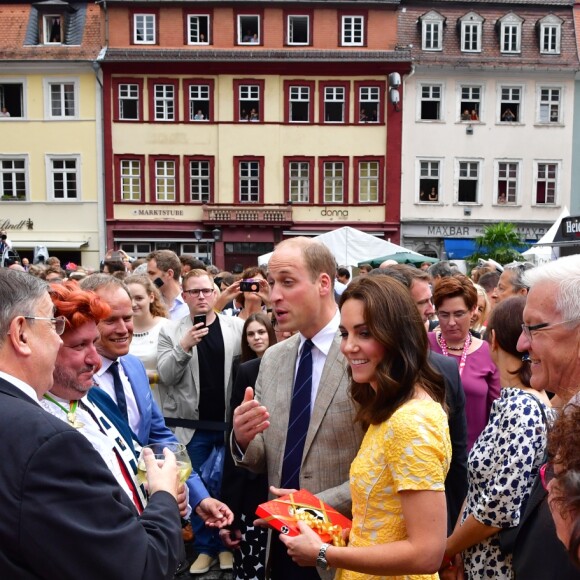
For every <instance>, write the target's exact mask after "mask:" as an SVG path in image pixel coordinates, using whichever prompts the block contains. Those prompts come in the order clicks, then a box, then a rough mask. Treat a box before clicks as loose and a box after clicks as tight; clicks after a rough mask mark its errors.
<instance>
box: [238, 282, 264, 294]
mask: <svg viewBox="0 0 580 580" xmlns="http://www.w3.org/2000/svg"><path fill="white" fill-rule="evenodd" d="M240 291H241V292H259V291H260V283H259V282H258V281H257V280H242V281H241V282H240Z"/></svg>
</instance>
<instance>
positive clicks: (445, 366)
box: [429, 352, 467, 534]
mask: <svg viewBox="0 0 580 580" xmlns="http://www.w3.org/2000/svg"><path fill="white" fill-rule="evenodd" d="M429 362H430V363H431V365H432V366H433V367H435V369H436V370H437V371H439V373H440V374H441V375H443V378H444V379H445V402H446V403H447V407H448V413H449V420H448V422H449V436H450V438H451V448H452V457H451V464H450V466H449V472H448V473H447V477H446V478H445V499H446V500H447V531H448V533H449V534H450V533H451V532H452V531H453V528H454V527H455V523H456V522H457V518H458V517H459V512H460V511H461V506H462V505H463V500H464V499H465V497H466V496H467V422H466V420H465V393H464V391H463V386H462V385H461V379H460V377H459V367H458V366H457V363H456V361H455V360H452V359H450V358H448V357H446V356H443V355H441V354H438V353H436V352H430V353H429Z"/></svg>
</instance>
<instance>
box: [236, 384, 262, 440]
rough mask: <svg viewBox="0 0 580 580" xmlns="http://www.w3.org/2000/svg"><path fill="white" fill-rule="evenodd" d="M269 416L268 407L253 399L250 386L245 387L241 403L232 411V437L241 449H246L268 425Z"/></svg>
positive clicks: (252, 391)
mask: <svg viewBox="0 0 580 580" xmlns="http://www.w3.org/2000/svg"><path fill="white" fill-rule="evenodd" d="M269 418H270V414H269V413H268V409H266V407H264V406H263V405H260V403H259V402H258V401H256V400H255V399H254V390H253V389H252V387H247V388H246V392H245V393H244V400H243V401H242V404H241V405H240V406H239V407H236V409H235V411H234V437H235V438H236V442H237V444H238V445H239V446H240V449H242V451H246V449H247V447H248V445H249V444H250V442H251V441H252V440H253V439H254V437H255V436H256V435H257V434H258V433H262V431H265V430H266V429H267V428H268V427H269V426H270V422H269V421H268V419H269Z"/></svg>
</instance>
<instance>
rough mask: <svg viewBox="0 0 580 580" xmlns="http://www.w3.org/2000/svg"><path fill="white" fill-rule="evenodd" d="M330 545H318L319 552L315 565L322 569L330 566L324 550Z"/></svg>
mask: <svg viewBox="0 0 580 580" xmlns="http://www.w3.org/2000/svg"><path fill="white" fill-rule="evenodd" d="M329 547H330V544H322V546H320V552H318V557H317V558H316V565H317V566H318V567H319V568H321V569H322V570H328V569H329V568H330V566H329V565H328V560H327V559H326V550H328V548H329Z"/></svg>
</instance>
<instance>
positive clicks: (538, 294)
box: [513, 255, 580, 580]
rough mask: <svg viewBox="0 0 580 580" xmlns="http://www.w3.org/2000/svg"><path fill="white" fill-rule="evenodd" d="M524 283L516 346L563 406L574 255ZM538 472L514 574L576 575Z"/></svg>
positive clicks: (539, 578) (574, 348) (577, 370)
mask: <svg viewBox="0 0 580 580" xmlns="http://www.w3.org/2000/svg"><path fill="white" fill-rule="evenodd" d="M523 283H524V284H525V285H526V286H527V287H529V288H530V291H529V293H528V300H527V303H526V307H525V309H524V324H523V326H522V334H521V336H520V339H519V341H518V350H519V351H520V352H522V353H528V356H529V359H530V364H531V370H532V378H531V381H530V382H531V386H532V387H533V388H534V389H536V390H541V389H546V390H547V391H551V392H553V393H555V395H556V397H554V399H552V405H553V406H554V407H555V408H561V407H562V406H565V405H566V404H567V403H568V402H569V401H570V399H571V398H572V397H574V396H575V395H577V394H578V393H579V392H580V314H579V313H580V292H579V288H580V256H578V255H576V256H569V257H566V258H560V259H559V260H557V261H555V262H550V263H549V264H546V265H543V266H540V267H538V268H535V269H533V270H529V271H527V272H526V273H525V275H524V277H523ZM540 479H541V478H540V477H538V478H537V480H536V481H535V482H534V486H533V488H532V491H531V494H530V498H529V499H528V502H527V505H526V507H525V512H524V515H523V516H522V518H521V520H520V525H519V526H518V528H516V530H515V532H514V535H515V540H514V541H513V566H514V570H515V573H516V578H525V579H526V580H568V579H570V580H571V579H572V578H578V570H576V569H575V568H574V567H573V565H572V563H571V562H570V561H569V558H568V555H567V554H566V550H565V548H564V546H563V545H562V544H561V543H560V541H559V540H558V538H557V536H556V529H555V527H554V522H553V520H552V517H551V515H550V510H549V507H548V502H547V493H546V490H545V489H543V487H542V484H541V481H540Z"/></svg>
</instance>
